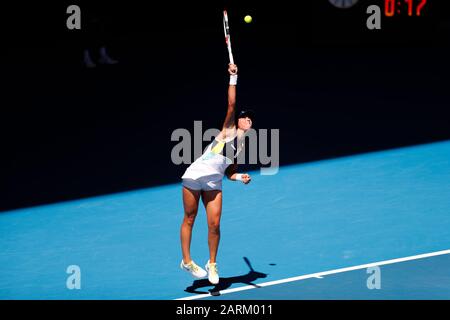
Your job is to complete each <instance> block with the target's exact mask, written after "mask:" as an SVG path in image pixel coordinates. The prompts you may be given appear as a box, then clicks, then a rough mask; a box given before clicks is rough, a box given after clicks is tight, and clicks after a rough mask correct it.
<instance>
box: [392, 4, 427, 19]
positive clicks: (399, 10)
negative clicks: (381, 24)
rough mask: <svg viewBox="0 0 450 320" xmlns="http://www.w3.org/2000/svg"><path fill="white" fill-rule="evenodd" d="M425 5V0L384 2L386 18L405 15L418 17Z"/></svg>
mask: <svg viewBox="0 0 450 320" xmlns="http://www.w3.org/2000/svg"><path fill="white" fill-rule="evenodd" d="M426 4H427V0H385V4H384V12H385V15H386V17H393V16H395V15H405V14H407V15H408V16H416V17H419V16H421V14H422V10H423V8H424V7H425V5H426Z"/></svg>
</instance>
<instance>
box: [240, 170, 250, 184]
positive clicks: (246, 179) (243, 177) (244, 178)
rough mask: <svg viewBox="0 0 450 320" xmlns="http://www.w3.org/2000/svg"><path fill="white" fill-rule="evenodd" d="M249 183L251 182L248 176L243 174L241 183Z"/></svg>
mask: <svg viewBox="0 0 450 320" xmlns="http://www.w3.org/2000/svg"><path fill="white" fill-rule="evenodd" d="M250 181H252V178H251V177H250V175H249V174H247V173H244V174H243V175H242V182H243V183H245V184H249V183H250Z"/></svg>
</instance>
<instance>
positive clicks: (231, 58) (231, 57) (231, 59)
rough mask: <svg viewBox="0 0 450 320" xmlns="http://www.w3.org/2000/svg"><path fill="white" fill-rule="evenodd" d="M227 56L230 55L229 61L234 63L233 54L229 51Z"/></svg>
mask: <svg viewBox="0 0 450 320" xmlns="http://www.w3.org/2000/svg"><path fill="white" fill-rule="evenodd" d="M229 56H230V63H231V64H234V59H233V54H232V53H231V52H230V55H229Z"/></svg>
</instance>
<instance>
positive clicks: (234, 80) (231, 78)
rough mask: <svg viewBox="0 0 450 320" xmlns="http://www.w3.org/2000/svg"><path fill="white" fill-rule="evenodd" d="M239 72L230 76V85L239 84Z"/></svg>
mask: <svg viewBox="0 0 450 320" xmlns="http://www.w3.org/2000/svg"><path fill="white" fill-rule="evenodd" d="M237 77H238V76H237V74H233V75H231V76H230V85H233V86H235V85H236V84H237Z"/></svg>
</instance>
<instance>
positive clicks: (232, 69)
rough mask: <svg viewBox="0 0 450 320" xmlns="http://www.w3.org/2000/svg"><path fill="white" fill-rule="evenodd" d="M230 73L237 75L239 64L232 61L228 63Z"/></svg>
mask: <svg viewBox="0 0 450 320" xmlns="http://www.w3.org/2000/svg"><path fill="white" fill-rule="evenodd" d="M228 73H229V74H230V76H233V75H236V74H237V73H238V67H237V65H235V64H232V63H230V64H229V65H228Z"/></svg>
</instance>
